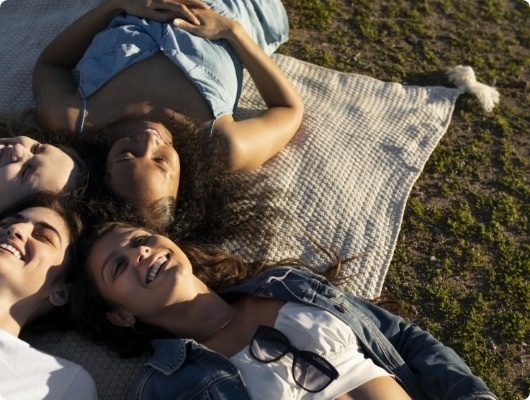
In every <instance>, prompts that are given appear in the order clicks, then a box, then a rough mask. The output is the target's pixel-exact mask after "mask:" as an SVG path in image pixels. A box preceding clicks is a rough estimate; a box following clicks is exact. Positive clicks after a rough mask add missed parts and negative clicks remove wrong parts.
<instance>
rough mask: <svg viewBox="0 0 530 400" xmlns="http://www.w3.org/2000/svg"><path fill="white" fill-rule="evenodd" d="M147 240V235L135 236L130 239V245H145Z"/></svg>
mask: <svg viewBox="0 0 530 400" xmlns="http://www.w3.org/2000/svg"><path fill="white" fill-rule="evenodd" d="M148 240H149V235H140V236H136V237H135V238H134V239H132V240H131V247H138V246H145V245H146V244H147V242H148Z"/></svg>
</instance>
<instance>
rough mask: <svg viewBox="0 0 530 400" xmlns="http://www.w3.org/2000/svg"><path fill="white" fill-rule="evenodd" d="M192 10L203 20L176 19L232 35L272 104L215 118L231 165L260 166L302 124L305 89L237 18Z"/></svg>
mask: <svg viewBox="0 0 530 400" xmlns="http://www.w3.org/2000/svg"><path fill="white" fill-rule="evenodd" d="M192 12H193V13H194V14H195V15H196V17H197V18H198V19H199V21H200V25H192V24H190V23H189V22H186V21H183V20H180V19H177V20H175V25H176V26H178V27H179V28H181V29H185V30H187V31H188V32H190V33H193V34H195V35H198V36H202V37H206V38H209V39H225V40H227V41H228V43H230V45H231V46H232V48H233V49H234V50H235V52H236V53H237V55H238V56H239V58H240V59H241V61H242V62H243V65H244V66H245V67H246V69H247V70H248V72H249V74H250V76H251V77H252V79H253V81H254V83H255V85H256V87H257V89H258V91H259V93H260V94H261V96H262V98H263V100H264V102H265V104H266V105H267V107H268V108H267V109H266V110H264V111H263V112H261V113H260V114H259V115H257V116H256V117H253V118H249V119H246V120H242V121H235V120H234V118H233V117H232V116H231V115H224V116H222V117H220V118H219V119H218V120H217V121H216V123H215V124H216V129H217V130H218V131H220V132H221V133H222V134H224V135H225V136H226V137H227V139H228V141H229V143H230V151H231V158H230V161H231V170H234V171H236V170H251V169H255V168H257V167H259V166H260V165H262V164H263V163H264V162H265V161H267V160H268V159H270V158H271V157H273V156H274V155H276V154H277V153H278V152H279V151H280V150H281V149H282V148H283V147H285V145H286V144H287V143H288V142H289V141H290V140H291V138H292V137H293V136H294V134H295V133H296V131H297V130H298V128H299V127H300V124H301V122H302V117H303V112H304V106H303V103H302V100H301V98H300V95H299V94H298V92H297V91H296V89H295V88H294V87H293V85H292V84H291V82H290V81H289V79H288V78H287V77H286V76H285V74H284V73H283V72H282V71H281V70H280V68H279V67H278V66H277V65H276V64H275V63H274V61H273V60H272V59H271V58H270V57H269V56H268V55H267V54H265V53H264V52H263V50H262V49H261V48H260V47H259V46H258V45H257V44H256V43H255V42H254V41H253V40H252V38H251V37H250V36H249V35H248V34H247V33H246V31H245V29H244V28H243V27H242V26H241V25H240V24H239V23H238V22H237V21H232V20H229V19H227V18H225V17H222V16H220V15H219V14H217V13H215V12H213V11H211V10H199V9H193V10H192Z"/></svg>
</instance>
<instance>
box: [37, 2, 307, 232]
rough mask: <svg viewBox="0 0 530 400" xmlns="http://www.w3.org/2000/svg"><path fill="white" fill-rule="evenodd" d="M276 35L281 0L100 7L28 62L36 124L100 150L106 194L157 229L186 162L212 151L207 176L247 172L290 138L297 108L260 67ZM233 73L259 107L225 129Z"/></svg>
mask: <svg viewBox="0 0 530 400" xmlns="http://www.w3.org/2000/svg"><path fill="white" fill-rule="evenodd" d="M288 30H289V27H288V21H287V15H286V13H285V10H284V8H283V5H282V3H281V0H206V1H205V2H202V1H200V0H153V1H151V0H105V1H103V2H102V4H101V5H99V6H98V7H96V8H95V9H93V10H92V11H90V12H89V13H87V14H86V15H84V16H83V17H81V18H80V19H78V20H77V21H75V22H74V23H73V24H71V25H70V26H69V27H68V28H67V29H66V30H64V31H63V32H62V33H61V34H60V35H59V36H57V37H56V38H55V39H54V40H53V41H52V42H51V43H50V44H49V45H48V46H47V47H46V48H45V49H44V51H43V52H42V54H41V55H40V57H39V59H38V61H37V64H36V66H35V70H34V75H33V88H34V96H35V99H36V101H37V104H38V115H39V120H40V122H41V123H42V125H43V126H44V127H46V128H48V129H50V130H53V131H61V132H66V133H69V134H72V135H77V136H78V138H80V139H82V140H83V141H84V142H88V143H95V144H100V143H101V142H103V143H104V151H103V152H104V153H105V158H106V159H105V161H104V162H103V163H104V164H105V171H104V173H103V172H102V173H101V174H100V175H102V176H103V175H104V176H105V185H106V187H108V189H109V190H110V191H111V192H112V193H113V194H114V195H116V196H118V197H119V198H121V199H124V200H126V201H128V202H130V203H132V204H133V205H135V206H136V208H137V211H139V212H140V213H142V215H144V220H145V222H146V223H149V224H151V226H160V225H167V224H168V223H169V222H171V216H172V214H173V212H174V205H175V201H176V199H177V194H178V193H182V191H181V189H182V188H180V189H179V184H180V181H181V179H186V178H187V177H188V176H194V174H195V172H196V170H197V166H196V165H194V164H193V163H194V162H200V161H201V160H204V159H209V158H211V157H212V153H213V154H216V152H215V151H214V150H215V149H217V150H218V152H219V153H222V156H220V157H219V159H218V160H217V163H216V164H214V165H213V166H212V168H216V169H219V170H221V172H224V171H225V170H228V171H247V170H253V169H255V168H258V167H259V166H261V165H262V164H263V163H265V162H266V161H267V160H269V159H270V158H271V157H273V156H274V155H276V154H277V153H278V152H279V151H280V150H281V149H282V148H283V147H284V146H285V145H286V144H287V143H288V142H289V140H290V139H291V138H292V137H293V136H294V134H295V133H296V131H297V130H298V127H299V126H300V123H301V121H302V115H303V104H302V101H301V99H300V96H299V95H298V93H297V91H296V90H295V89H294V87H293V86H292V85H291V83H290V82H289V80H288V79H287V77H286V76H285V74H284V73H283V72H282V71H281V70H280V69H279V67H278V66H277V65H276V64H275V63H274V62H273V60H272V59H271V58H270V57H269V55H270V54H272V53H273V52H274V51H275V50H276V49H277V48H278V47H279V46H280V45H281V44H282V43H283V42H285V41H286V40H287V36H288ZM243 66H244V67H245V68H246V70H247V71H248V73H249V75H250V76H251V78H252V79H253V82H254V84H255V85H256V87H257V89H258V90H259V92H260V94H261V96H262V98H263V101H264V109H263V110H262V112H260V113H259V114H257V115H252V116H250V117H249V118H246V119H242V120H236V119H235V118H234V116H233V112H234V110H235V109H236V106H237V102H238V99H239V95H240V93H241V87H242V80H243ZM98 152H102V151H101V150H100V149H98V151H95V152H90V155H91V156H92V154H93V153H98ZM194 157H196V158H199V160H198V161H195V159H194ZM100 163H101V162H100ZM103 163H102V164H103ZM157 205H160V208H162V209H163V208H164V207H165V211H164V212H163V213H162V215H163V216H164V218H161V217H157V219H156V220H154V217H155V215H153V214H149V213H148V211H149V210H151V209H152V208H153V207H156V206H157Z"/></svg>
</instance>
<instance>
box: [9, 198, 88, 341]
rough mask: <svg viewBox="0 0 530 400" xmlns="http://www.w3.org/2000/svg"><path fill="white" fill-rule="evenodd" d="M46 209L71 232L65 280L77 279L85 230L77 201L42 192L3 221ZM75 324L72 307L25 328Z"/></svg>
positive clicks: (56, 309)
mask: <svg viewBox="0 0 530 400" xmlns="http://www.w3.org/2000/svg"><path fill="white" fill-rule="evenodd" d="M33 207H44V208H48V209H50V210H53V211H54V212H56V213H57V214H58V215H59V216H60V217H61V218H62V219H63V221H64V223H65V225H66V227H67V229H68V239H69V246H68V247H67V250H66V254H65V257H64V262H63V268H62V273H61V278H62V279H64V280H65V281H67V282H72V281H73V279H74V272H75V271H74V270H75V268H76V266H77V251H76V249H75V246H76V243H77V240H78V238H79V237H80V235H81V233H82V229H83V224H82V222H81V218H80V216H79V214H78V213H77V212H76V208H77V206H76V202H75V200H74V199H73V197H72V196H67V195H64V194H60V193H54V192H38V193H34V194H31V195H29V196H26V197H24V198H22V199H21V200H20V201H18V202H16V203H15V204H14V205H12V206H11V207H8V208H7V209H5V210H4V211H2V212H1V213H0V219H3V218H6V217H8V216H11V215H15V214H18V213H20V212H21V211H24V210H26V209H28V208H33ZM68 328H71V322H70V321H69V318H68V307H67V306H62V307H54V309H53V310H52V311H50V312H49V313H46V314H44V315H41V316H39V317H37V318H35V319H34V320H33V321H30V323H29V324H27V325H26V326H24V327H23V329H24V330H31V331H38V332H41V331H45V330H49V329H60V330H64V329H68Z"/></svg>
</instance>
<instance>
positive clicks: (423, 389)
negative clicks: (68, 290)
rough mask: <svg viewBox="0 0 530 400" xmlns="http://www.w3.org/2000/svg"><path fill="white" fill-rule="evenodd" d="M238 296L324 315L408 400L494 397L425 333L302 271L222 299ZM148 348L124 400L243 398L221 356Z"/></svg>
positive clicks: (184, 342) (279, 273) (179, 345)
mask: <svg viewBox="0 0 530 400" xmlns="http://www.w3.org/2000/svg"><path fill="white" fill-rule="evenodd" d="M245 294H246V295H251V296H256V297H266V298H273V299H279V300H283V301H286V302H288V301H291V302H301V303H305V304H310V305H314V306H317V307H320V308H323V309H325V310H327V311H329V312H331V313H332V314H333V315H335V316H336V317H338V318H340V319H341V320H342V321H344V322H345V323H347V324H348V325H349V326H350V327H351V328H352V330H353V331H354V332H355V334H356V335H357V337H358V339H359V343H360V344H361V345H362V347H363V349H364V351H365V353H366V355H367V356H369V357H370V358H372V359H373V361H374V362H375V363H376V364H377V365H379V366H381V367H382V368H384V369H386V370H387V371H388V372H390V373H391V374H394V375H395V376H396V379H397V380H398V382H399V383H400V384H401V385H402V386H403V387H404V388H405V390H406V391H407V393H408V394H409V395H410V396H411V397H412V398H413V399H447V400H472V399H489V400H495V399H496V397H495V396H494V395H493V394H492V393H491V391H490V390H489V389H488V387H487V386H486V384H485V383H484V382H483V381H482V380H481V379H479V378H478V377H476V376H474V375H473V374H472V372H471V371H470V369H469V368H468V367H467V365H466V364H465V363H464V361H463V360H462V359H461V358H460V357H459V356H458V355H457V354H456V353H455V352H454V351H453V350H452V349H451V348H449V347H446V346H444V345H443V344H442V343H440V342H439V341H438V340H436V339H435V338H433V337H432V335H431V334H430V333H428V332H427V331H424V330H422V329H420V328H419V327H418V326H417V325H415V324H411V323H407V322H405V321H404V320H403V319H402V318H401V317H398V316H396V315H393V314H391V313H389V312H387V311H385V310H383V309H382V308H380V307H377V306H375V305H373V304H371V303H369V302H367V301H364V300H362V299H359V298H357V297H354V296H352V295H350V294H347V293H344V292H343V291H341V290H339V289H337V288H336V287H334V286H333V285H332V284H330V283H329V282H328V281H327V280H326V279H325V278H323V277H321V276H319V275H315V274H313V273H311V272H310V271H308V270H306V269H300V268H291V267H289V268H288V267H280V268H275V269H272V270H269V271H267V272H265V273H263V274H260V275H258V276H256V277H254V278H252V279H250V280H248V281H246V282H244V283H243V284H241V285H238V286H235V287H232V288H229V289H228V290H225V291H223V292H222V293H221V295H222V296H223V297H224V298H225V299H226V300H227V301H229V302H231V301H233V300H235V299H236V298H237V297H238V296H241V295H245ZM153 345H154V349H155V351H154V354H153V356H152V357H151V358H149V359H148V360H147V361H146V363H145V366H144V369H143V371H142V372H141V373H140V375H139V376H138V379H137V380H136V381H135V384H134V385H133V386H132V387H131V389H130V391H129V398H132V399H155V398H156V399H187V400H189V399H248V398H249V396H248V394H247V392H246V390H245V386H244V384H243V381H242V380H241V377H240V375H239V373H238V370H237V369H236V368H235V367H234V366H233V365H232V364H231V362H230V361H229V360H228V359H227V358H226V357H224V356H222V355H220V354H218V353H215V352H213V351H211V350H209V349H208V348H206V347H205V346H202V345H201V344H199V343H197V342H195V341H193V340H188V339H164V340H156V341H155V342H154V343H153Z"/></svg>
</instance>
